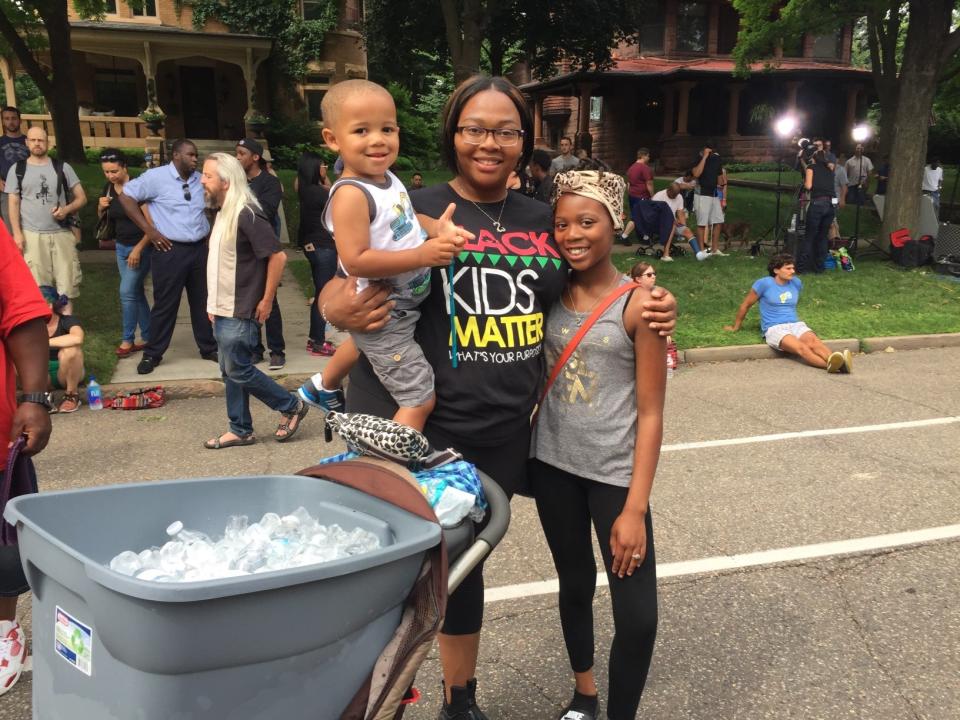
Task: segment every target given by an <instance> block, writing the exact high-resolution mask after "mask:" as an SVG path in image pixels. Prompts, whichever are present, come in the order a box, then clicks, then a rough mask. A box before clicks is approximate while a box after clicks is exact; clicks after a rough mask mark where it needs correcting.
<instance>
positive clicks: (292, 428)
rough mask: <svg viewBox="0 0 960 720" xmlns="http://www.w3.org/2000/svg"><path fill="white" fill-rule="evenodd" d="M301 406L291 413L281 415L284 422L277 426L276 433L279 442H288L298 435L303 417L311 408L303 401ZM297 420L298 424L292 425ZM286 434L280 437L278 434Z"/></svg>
mask: <svg viewBox="0 0 960 720" xmlns="http://www.w3.org/2000/svg"><path fill="white" fill-rule="evenodd" d="M299 402H300V404H299V405H297V409H296V410H295V411H294V412H291V413H280V417H282V418H283V420H282V421H281V422H280V424H279V425H277V432H276V433H274V437H275V438H276V439H277V442H286V441H287V440H289V439H290V438H292V437H293V436H294V435H296V434H297V430H299V429H300V426H301V425H302V424H303V417H304V415H306V414H307V411H308V410H309V409H310V406H309V405H307V404H306V403H305V402H304V401H303V400H300V401H299ZM294 418H296V424H294V425H291V421H292V420H293V419H294ZM281 432H282V433H284V434H283V435H279V434H278V433H281Z"/></svg>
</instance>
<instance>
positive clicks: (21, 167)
mask: <svg viewBox="0 0 960 720" xmlns="http://www.w3.org/2000/svg"><path fill="white" fill-rule="evenodd" d="M50 162H52V163H53V171H54V172H55V173H56V174H57V195H56V197H57V205H59V204H60V194H61V193H62V194H63V198H64V201H65V203H66V204H69V203H70V200H71V199H72V198H71V196H72V195H73V193H72V192H71V191H70V188H69V187H67V178H66V176H65V175H64V174H63V163H62V162H60V161H59V160H57V159H55V158H50ZM16 168H17V169H16V175H17V194H18V195H19V196H20V200H21V201H22V200H23V178H24V176H25V175H26V174H27V161H26V160H18V161H17V165H16ZM64 188H66V192H64Z"/></svg>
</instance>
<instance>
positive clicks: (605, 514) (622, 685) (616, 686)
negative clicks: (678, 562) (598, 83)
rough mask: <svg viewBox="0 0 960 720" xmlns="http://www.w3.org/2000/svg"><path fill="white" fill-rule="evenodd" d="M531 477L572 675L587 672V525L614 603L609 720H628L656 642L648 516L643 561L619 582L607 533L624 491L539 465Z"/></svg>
mask: <svg viewBox="0 0 960 720" xmlns="http://www.w3.org/2000/svg"><path fill="white" fill-rule="evenodd" d="M529 473H530V483H531V487H532V488H533V494H534V498H535V499H536V501H537V512H538V513H539V514H540V523H541V524H542V525H543V532H544V535H546V538H547V543H548V544H549V545H550V552H551V554H552V555H553V562H554V565H555V566H556V568H557V576H558V577H559V579H560V624H561V626H562V627H563V638H564V640H565V642H566V644H567V654H568V655H569V656H570V665H571V667H572V668H573V671H574V672H586V671H587V670H589V669H590V668H592V667H593V652H594V638H593V595H594V591H595V589H596V577H597V566H596V562H595V561H594V556H593V546H592V544H591V543H590V523H591V521H592V522H593V526H594V528H595V530H596V533H597V541H598V542H599V544H600V554H601V555H602V556H603V564H604V568H605V569H606V571H607V579H608V580H609V581H610V599H611V602H612V603H613V625H614V636H613V645H612V647H611V649H610V668H609V676H610V690H609V698H608V700H607V717H608V718H610V719H611V720H627V719H628V718H629V719H630V720H633V718H635V717H636V714H637V707H638V706H639V704H640V696H641V695H642V694H643V686H644V684H645V683H646V681H647V672H648V671H649V670H650V659H651V658H652V657H653V645H654V642H655V640H656V637H657V566H656V556H655V553H654V549H653V521H652V520H651V518H650V512H649V511H647V517H646V527H647V555H646V557H645V558H644V559H643V562H642V563H641V564H640V565H639V566H638V567H637V569H636V570H635V571H634V573H633V575H630V576H624V577H623V579H620V578H619V577H617V576H615V575H612V574H611V573H610V567H611V564H612V562H613V557H612V555H611V553H610V530H611V528H612V527H613V523H614V521H615V520H616V519H617V516H618V515H619V514H620V511H621V510H622V509H623V505H624V502H625V501H626V499H627V488H624V487H617V486H614V485H607V484H605V483H600V482H596V481H594V480H587V479H586V478H582V477H578V476H576V475H573V474H571V473H568V472H566V471H564V470H560V469H558V468H555V467H553V466H551V465H547V464H546V463H543V462H540V461H539V460H532V461H531V462H530V468H529Z"/></svg>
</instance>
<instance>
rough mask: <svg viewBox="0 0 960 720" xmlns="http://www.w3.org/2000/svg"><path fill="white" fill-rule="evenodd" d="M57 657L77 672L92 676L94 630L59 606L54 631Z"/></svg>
mask: <svg viewBox="0 0 960 720" xmlns="http://www.w3.org/2000/svg"><path fill="white" fill-rule="evenodd" d="M53 642H54V646H55V649H56V651H57V655H59V656H60V657H62V658H63V659H64V660H66V661H67V662H68V663H70V664H71V665H73V666H74V667H75V668H76V669H77V670H79V671H80V672H82V673H84V674H85V675H90V673H91V671H92V670H93V630H91V629H90V628H89V627H88V626H87V625H84V624H83V623H82V622H80V621H79V620H77V619H76V618H75V617H73V616H72V615H71V614H70V613H68V612H67V611H66V610H64V609H63V608H61V607H60V606H57V617H56V623H55V625H54V631H53Z"/></svg>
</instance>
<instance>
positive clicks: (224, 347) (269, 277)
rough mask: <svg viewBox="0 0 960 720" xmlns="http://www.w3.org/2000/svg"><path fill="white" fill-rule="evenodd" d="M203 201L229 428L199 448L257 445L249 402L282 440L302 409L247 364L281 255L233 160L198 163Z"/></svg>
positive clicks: (210, 296)
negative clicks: (210, 213)
mask: <svg viewBox="0 0 960 720" xmlns="http://www.w3.org/2000/svg"><path fill="white" fill-rule="evenodd" d="M200 181H201V182H202V183H203V190H204V199H205V200H206V203H207V207H209V208H211V209H214V210H218V212H217V219H216V221H215V222H214V224H213V230H212V231H211V233H210V252H209V254H208V256H207V314H208V315H209V316H210V321H211V322H212V323H213V335H214V337H215V338H216V340H217V348H218V352H219V360H220V372H221V373H222V374H223V381H224V384H225V386H226V395H227V416H228V417H229V419H230V430H229V431H227V432H225V433H223V434H222V435H220V436H218V437H215V438H211V439H210V440H207V441H206V443H204V447H206V448H207V449H209V450H219V449H221V448H228V447H235V446H238V445H251V444H253V443H254V442H256V437H255V436H254V434H253V418H252V417H251V416H250V396H251V395H253V396H254V397H255V398H257V399H258V400H259V401H260V402H262V403H264V404H265V405H267V406H268V407H270V408H271V409H272V410H276V411H277V412H279V413H280V423H279V425H278V426H277V431H276V433H275V435H274V437H275V438H276V439H277V442H286V441H287V440H289V439H290V438H292V437H293V436H294V435H295V434H296V432H297V431H298V430H299V429H300V425H301V423H302V422H303V417H304V415H306V414H307V410H308V409H309V407H308V406H307V404H306V403H305V402H303V401H302V400H300V399H299V398H298V397H297V396H296V395H294V394H292V393H289V392H287V391H286V390H284V389H283V388H282V387H281V386H280V385H279V384H277V382H276V381H274V380H273V379H272V378H270V377H269V376H267V375H265V374H264V373H263V372H261V371H260V370H258V369H257V367H256V366H255V365H254V357H253V354H254V348H255V347H256V345H257V342H258V341H259V339H260V325H261V324H263V323H264V322H266V319H267V317H268V316H269V315H270V310H271V308H272V307H273V299H274V297H275V296H276V293H277V286H278V285H279V284H280V276H281V275H282V274H283V267H284V265H285V264H286V262H287V256H286V255H284V254H283V251H282V250H281V249H280V241H279V240H278V239H277V236H276V234H275V233H274V232H273V228H272V227H271V226H270V223H269V222H268V221H267V219H266V217H265V216H264V214H263V210H262V208H261V207H260V203H259V202H257V199H256V198H255V197H254V195H253V193H252V192H251V191H250V187H249V185H248V184H247V176H246V173H244V171H243V166H241V165H240V162H239V161H238V160H237V159H236V158H235V157H233V156H232V155H229V154H227V153H213V154H212V155H210V156H209V157H207V159H206V160H205V161H204V163H203V174H202V175H201V177H200Z"/></svg>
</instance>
